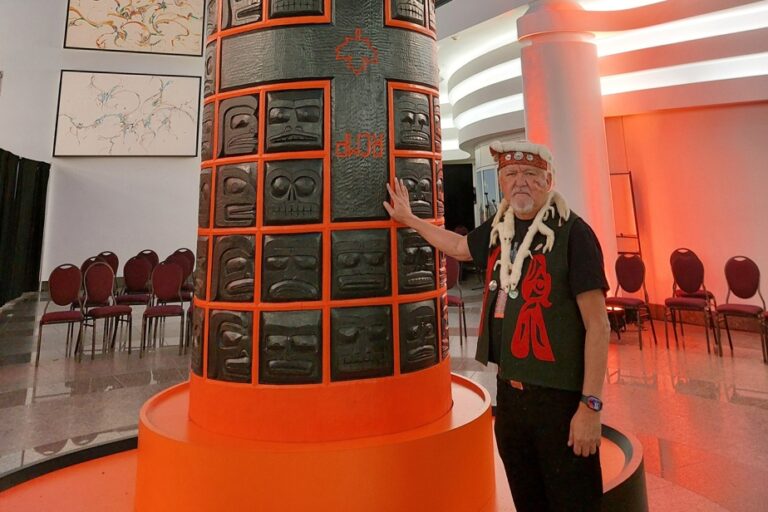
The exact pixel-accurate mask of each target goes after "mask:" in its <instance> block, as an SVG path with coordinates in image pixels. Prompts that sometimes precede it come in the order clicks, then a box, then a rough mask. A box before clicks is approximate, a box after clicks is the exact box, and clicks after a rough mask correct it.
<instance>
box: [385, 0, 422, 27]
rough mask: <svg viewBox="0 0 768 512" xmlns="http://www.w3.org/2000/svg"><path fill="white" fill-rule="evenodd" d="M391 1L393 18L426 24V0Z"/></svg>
mask: <svg viewBox="0 0 768 512" xmlns="http://www.w3.org/2000/svg"><path fill="white" fill-rule="evenodd" d="M391 2H392V17H393V18H395V19H397V20H403V21H409V22H411V23H416V24H418V25H422V26H424V25H425V22H424V21H425V20H424V0H391Z"/></svg>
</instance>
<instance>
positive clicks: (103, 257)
mask: <svg viewBox="0 0 768 512" xmlns="http://www.w3.org/2000/svg"><path fill="white" fill-rule="evenodd" d="M96 259H97V260H99V261H103V262H104V263H106V264H107V265H109V268H111V269H112V273H113V274H115V275H117V269H118V267H119V266H120V258H118V257H117V254H115V253H113V252H112V251H103V252H100V253H99V254H98V255H97V256H96Z"/></svg>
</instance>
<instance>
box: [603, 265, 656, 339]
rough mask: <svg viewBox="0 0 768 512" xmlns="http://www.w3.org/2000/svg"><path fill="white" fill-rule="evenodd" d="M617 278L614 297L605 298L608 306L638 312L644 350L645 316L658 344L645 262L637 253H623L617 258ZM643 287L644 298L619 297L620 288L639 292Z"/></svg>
mask: <svg viewBox="0 0 768 512" xmlns="http://www.w3.org/2000/svg"><path fill="white" fill-rule="evenodd" d="M616 279H617V280H618V282H619V285H618V287H616V292H615V293H614V296H613V297H608V298H606V299H605V305H606V306H614V307H620V308H622V309H623V310H624V311H625V312H626V311H634V312H635V313H636V314H637V332H638V339H639V343H640V350H643V317H646V318H647V319H648V321H649V322H650V324H651V332H652V333H653V344H654V345H656V344H657V343H658V342H657V340H656V329H655V328H654V327H653V319H652V318H651V308H650V306H649V305H648V291H647V290H646V288H645V264H644V263H643V260H642V258H640V256H639V255H637V254H621V255H619V257H618V258H617V259H616ZM641 289H642V291H643V298H642V299H638V298H635V297H619V296H618V295H619V290H624V291H625V292H627V293H637V292H638V291H640V290H641Z"/></svg>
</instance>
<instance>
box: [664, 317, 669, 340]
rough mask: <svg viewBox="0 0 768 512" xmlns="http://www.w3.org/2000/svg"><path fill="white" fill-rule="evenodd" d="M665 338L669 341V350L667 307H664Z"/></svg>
mask: <svg viewBox="0 0 768 512" xmlns="http://www.w3.org/2000/svg"><path fill="white" fill-rule="evenodd" d="M664 339H665V340H666V342H667V350H669V331H668V330H667V308H666V307H665V308H664Z"/></svg>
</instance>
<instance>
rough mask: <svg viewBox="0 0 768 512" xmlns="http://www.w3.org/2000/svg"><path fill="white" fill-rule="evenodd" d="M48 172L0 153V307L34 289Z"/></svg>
mask: <svg viewBox="0 0 768 512" xmlns="http://www.w3.org/2000/svg"><path fill="white" fill-rule="evenodd" d="M50 169H51V165H50V164H48V163H45V162H38V161H36V160H29V159H27V158H19V157H18V156H16V155H14V154H13V153H11V152H9V151H5V150H2V149H0V205H1V206H0V305H2V304H5V303H6V302H7V301H9V300H11V299H14V298H16V297H18V296H20V295H21V294H22V293H24V292H28V291H34V290H37V288H38V285H39V280H40V277H39V274H40V256H41V253H42V247H43V227H44V222H45V200H46V196H47V192H48V176H49V174H50Z"/></svg>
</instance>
